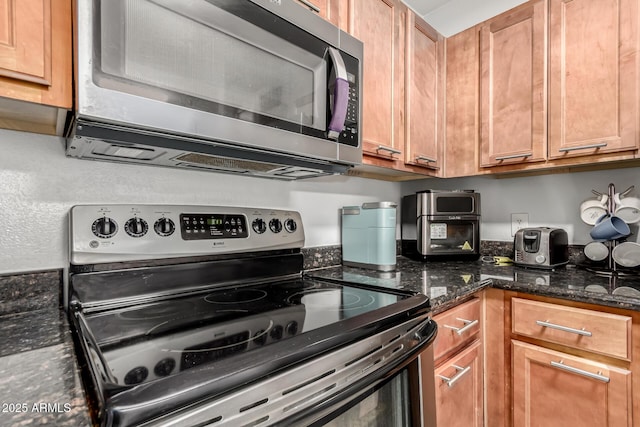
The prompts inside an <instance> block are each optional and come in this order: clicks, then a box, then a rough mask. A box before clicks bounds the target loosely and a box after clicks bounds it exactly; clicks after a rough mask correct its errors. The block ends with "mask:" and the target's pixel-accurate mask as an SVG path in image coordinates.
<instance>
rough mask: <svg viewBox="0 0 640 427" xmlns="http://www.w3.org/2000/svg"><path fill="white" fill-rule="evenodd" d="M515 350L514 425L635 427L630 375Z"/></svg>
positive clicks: (554, 354)
mask: <svg viewBox="0 0 640 427" xmlns="http://www.w3.org/2000/svg"><path fill="white" fill-rule="evenodd" d="M512 350H513V366H512V368H513V420H514V423H513V424H514V427H520V426H522V427H524V426H527V427H565V426H597V427H623V426H624V427H631V426H632V416H631V415H632V412H631V407H632V402H631V372H630V371H628V370H625V369H621V368H616V367H612V366H609V365H607V364H604V363H599V362H595V361H592V360H590V359H586V358H582V357H576V356H571V355H569V354H566V353H562V352H558V351H554V350H550V349H547V348H544V347H539V346H536V345H532V344H527V343H523V342H519V341H515V340H514V341H512ZM468 425H471V424H468Z"/></svg>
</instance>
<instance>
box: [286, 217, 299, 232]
mask: <svg viewBox="0 0 640 427" xmlns="http://www.w3.org/2000/svg"><path fill="white" fill-rule="evenodd" d="M284 229H285V230H287V231H288V232H289V233H293V232H294V231H296V230H297V229H298V224H296V222H295V221H294V220H293V219H292V218H289V219H288V220H286V221H285V222H284Z"/></svg>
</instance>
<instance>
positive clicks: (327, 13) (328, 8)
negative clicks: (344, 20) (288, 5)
mask: <svg viewBox="0 0 640 427" xmlns="http://www.w3.org/2000/svg"><path fill="white" fill-rule="evenodd" d="M296 1H297V2H298V3H300V5H301V6H303V7H306V8H307V9H309V10H312V11H313V12H315V13H317V14H318V15H320V16H321V17H322V18H323V19H325V20H327V21H329V22H331V23H332V24H333V25H339V21H340V20H339V6H340V5H339V2H340V0H296Z"/></svg>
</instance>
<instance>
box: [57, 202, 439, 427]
mask: <svg viewBox="0 0 640 427" xmlns="http://www.w3.org/2000/svg"><path fill="white" fill-rule="evenodd" d="M70 243H71V252H70V260H71V265H70V275H69V286H68V294H67V298H68V307H69V317H70V320H71V324H72V327H73V330H74V339H75V344H76V353H77V355H78V360H79V362H80V365H81V366H82V371H83V380H84V384H85V388H86V391H87V397H88V401H89V402H90V409H91V412H92V417H93V420H94V423H95V424H96V425H102V426H132V425H144V426H160V425H162V426H204V425H213V426H222V425H225V426H226V425H232V426H263V425H274V424H277V425H334V426H338V425H345V426H346V425H348V426H353V425H356V424H354V422H355V421H356V420H357V421H358V422H360V423H363V422H364V424H363V425H372V424H371V423H370V421H371V422H378V423H379V424H376V425H385V426H386V425H389V426H403V427H404V426H407V425H421V424H427V425H430V424H431V423H432V422H433V419H434V415H435V414H434V413H433V405H434V394H433V382H432V379H433V374H432V370H433V352H432V349H431V343H432V341H433V339H434V338H435V334H436V330H437V328H436V325H435V323H434V322H433V321H432V320H431V316H430V303H429V299H428V298H427V297H425V296H423V295H420V294H413V293H410V292H406V291H401V290H394V289H388V288H376V287H372V286H366V285H360V284H356V283H348V282H339V281H329V280H324V279H315V278H311V277H309V276H306V275H305V274H303V255H302V254H301V248H302V247H303V245H304V228H303V224H302V220H301V217H300V215H299V213H297V212H292V211H284V210H275V209H263V208H240V207H214V206H164V205H162V206H161V205H82V206H74V207H73V208H72V209H71V212H70ZM425 369H426V370H427V371H430V372H429V373H428V374H427V375H421V372H420V371H421V370H425ZM421 377H422V378H423V379H422V380H421ZM429 378H431V380H429Z"/></svg>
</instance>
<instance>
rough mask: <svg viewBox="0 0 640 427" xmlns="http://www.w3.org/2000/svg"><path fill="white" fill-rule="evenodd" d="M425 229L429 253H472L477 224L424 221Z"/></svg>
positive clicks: (474, 245) (471, 222) (470, 222)
mask: <svg viewBox="0 0 640 427" xmlns="http://www.w3.org/2000/svg"><path fill="white" fill-rule="evenodd" d="M421 225H423V227H425V230H424V232H425V233H426V236H427V239H426V241H427V245H428V250H429V253H431V254H437V253H448V252H456V253H459V252H464V251H468V252H469V253H471V252H473V251H474V248H475V247H476V242H475V235H476V227H477V222H473V221H426V220H423V221H422V223H421Z"/></svg>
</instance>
